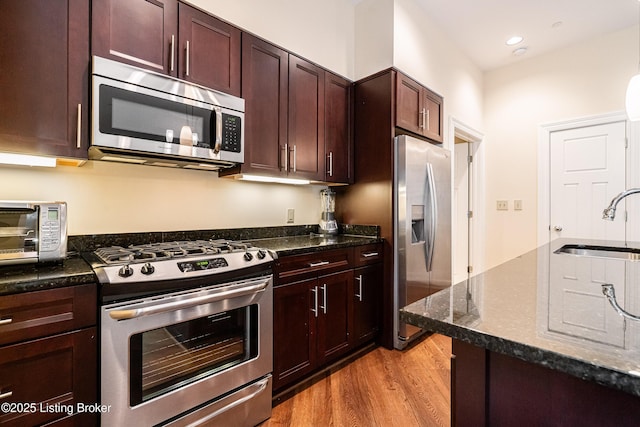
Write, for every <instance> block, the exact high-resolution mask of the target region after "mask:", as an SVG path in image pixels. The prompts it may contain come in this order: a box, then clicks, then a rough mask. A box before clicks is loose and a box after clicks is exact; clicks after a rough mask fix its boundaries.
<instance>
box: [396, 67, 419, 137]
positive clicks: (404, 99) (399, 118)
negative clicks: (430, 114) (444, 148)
mask: <svg viewBox="0 0 640 427" xmlns="http://www.w3.org/2000/svg"><path fill="white" fill-rule="evenodd" d="M423 96H424V94H423V88H422V86H421V85H420V84H419V83H418V82H416V81H414V80H412V79H410V78H409V77H407V76H405V75H403V74H402V73H396V126H398V127H401V128H403V129H406V130H408V131H410V132H414V133H418V134H421V133H422V132H423V116H424V114H422V109H423V108H424V107H423Z"/></svg>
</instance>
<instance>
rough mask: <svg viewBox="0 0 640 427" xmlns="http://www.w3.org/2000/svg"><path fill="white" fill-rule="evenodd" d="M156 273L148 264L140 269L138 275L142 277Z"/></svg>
mask: <svg viewBox="0 0 640 427" xmlns="http://www.w3.org/2000/svg"><path fill="white" fill-rule="evenodd" d="M154 271H156V268H155V267H154V266H153V265H151V263H150V262H147V263H145V264H144V265H143V266H142V268H141V269H140V273H142V274H144V275H147V276H148V275H149V274H153V272H154Z"/></svg>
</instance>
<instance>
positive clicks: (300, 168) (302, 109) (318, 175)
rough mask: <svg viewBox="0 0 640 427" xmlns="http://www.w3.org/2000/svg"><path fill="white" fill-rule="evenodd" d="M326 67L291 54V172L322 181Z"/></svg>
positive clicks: (298, 175)
mask: <svg viewBox="0 0 640 427" xmlns="http://www.w3.org/2000/svg"><path fill="white" fill-rule="evenodd" d="M324 73H325V72H324V70H323V69H322V68H320V67H318V66H316V65H314V64H311V63H310V62H307V61H305V60H304V59H301V58H298V57H297V56H294V55H289V132H288V133H289V146H288V150H289V152H288V153H287V160H288V161H287V163H288V165H287V166H288V171H289V174H290V175H294V176H296V177H301V178H307V179H311V180H317V181H323V180H324V178H325V176H324V166H325V162H324V131H325V129H324V99H325V98H324V96H325V93H324V83H325V81H324V78H325V77H324Z"/></svg>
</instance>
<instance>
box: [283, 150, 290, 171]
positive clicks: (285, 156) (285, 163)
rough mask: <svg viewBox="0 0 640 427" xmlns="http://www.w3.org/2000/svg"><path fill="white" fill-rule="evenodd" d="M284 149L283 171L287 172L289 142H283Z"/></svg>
mask: <svg viewBox="0 0 640 427" xmlns="http://www.w3.org/2000/svg"><path fill="white" fill-rule="evenodd" d="M283 151H284V161H283V163H284V171H285V172H289V144H287V143H285V144H284V147H283Z"/></svg>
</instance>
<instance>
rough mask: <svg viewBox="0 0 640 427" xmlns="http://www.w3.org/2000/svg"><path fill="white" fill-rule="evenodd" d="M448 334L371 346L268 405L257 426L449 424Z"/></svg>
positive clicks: (409, 426)
mask: <svg viewBox="0 0 640 427" xmlns="http://www.w3.org/2000/svg"><path fill="white" fill-rule="evenodd" d="M450 357H451V339H450V338H448V337H445V336H442V335H436V334H434V335H429V336H427V337H425V338H424V339H422V340H420V341H419V342H417V343H416V344H414V345H412V346H411V347H410V348H408V349H406V350H404V351H396V350H387V349H384V348H376V349H374V350H372V351H370V352H369V353H367V354H365V355H364V356H362V357H360V358H359V359H357V360H355V361H353V362H351V363H349V364H348V365H346V366H342V367H340V368H338V369H335V370H333V371H332V372H330V374H328V375H327V376H326V377H325V378H323V379H321V380H319V381H317V382H315V383H314V384H313V385H311V386H309V387H307V388H305V389H303V390H300V391H299V392H298V393H297V394H295V395H294V396H293V397H291V398H289V399H287V400H285V401H284V402H282V403H280V404H279V405H277V406H276V407H274V408H273V414H272V416H271V418H270V419H269V420H267V421H265V422H264V423H262V424H261V425H260V427H274V426H291V427H311V426H313V427H315V426H322V427H325V426H336V427H341V426H350V427H356V426H362V427H374V426H381V427H382V426H384V427H386V426H392V425H397V426H403V427H411V426H420V427H423V426H449V424H450V384H451V383H450V378H451V377H450V366H451V363H450Z"/></svg>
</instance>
